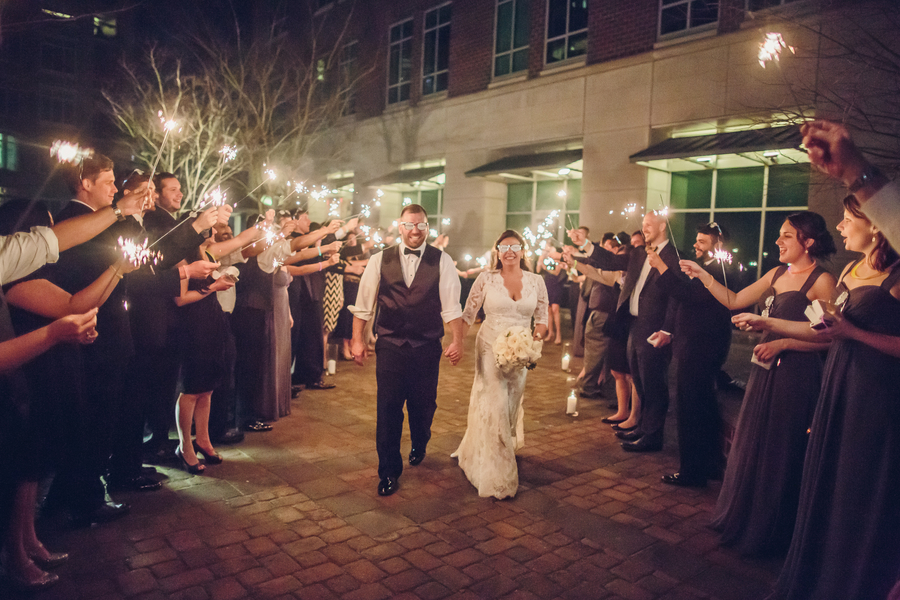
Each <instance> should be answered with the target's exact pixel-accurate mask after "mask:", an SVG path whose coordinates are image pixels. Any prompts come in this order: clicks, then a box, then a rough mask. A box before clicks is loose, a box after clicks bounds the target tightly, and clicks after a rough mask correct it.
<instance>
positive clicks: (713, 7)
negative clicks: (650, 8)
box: [659, 0, 765, 36]
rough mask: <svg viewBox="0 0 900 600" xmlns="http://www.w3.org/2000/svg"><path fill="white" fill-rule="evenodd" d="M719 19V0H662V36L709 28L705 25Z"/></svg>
mask: <svg viewBox="0 0 900 600" xmlns="http://www.w3.org/2000/svg"><path fill="white" fill-rule="evenodd" d="M750 1H751V2H753V1H754V0H750ZM763 1H765V0H763ZM718 20H719V3H718V0H660V5H659V35H660V36H665V35H669V34H675V33H681V32H685V31H691V30H696V29H699V28H704V29H708V28H709V27H704V26H709V25H712V24H714V23H716V22H717V21H718Z"/></svg>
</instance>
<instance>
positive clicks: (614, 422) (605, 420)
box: [600, 417, 628, 425]
mask: <svg viewBox="0 0 900 600" xmlns="http://www.w3.org/2000/svg"><path fill="white" fill-rule="evenodd" d="M627 420H628V419H627V418H626V419H613V418H612V417H604V418H602V419H600V422H601V423H606V424H607V425H618V424H619V423H624V422H625V421H627Z"/></svg>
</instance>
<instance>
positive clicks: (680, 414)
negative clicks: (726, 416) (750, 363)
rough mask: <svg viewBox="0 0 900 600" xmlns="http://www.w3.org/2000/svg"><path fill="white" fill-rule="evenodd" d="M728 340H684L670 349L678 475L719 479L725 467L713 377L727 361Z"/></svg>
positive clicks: (720, 420) (708, 337) (715, 337)
mask: <svg viewBox="0 0 900 600" xmlns="http://www.w3.org/2000/svg"><path fill="white" fill-rule="evenodd" d="M726 333H730V332H727V331H726ZM729 339H730V335H726V336H724V339H723V336H721V335H720V336H715V335H710V336H706V337H704V338H703V339H699V340H698V339H692V340H689V339H683V340H679V341H678V343H677V344H676V345H675V347H674V348H673V354H674V357H675V401H676V403H677V404H676V406H675V415H676V418H677V419H678V452H679V454H680V457H681V468H680V469H679V472H680V473H681V474H682V475H685V476H686V477H689V478H690V477H698V478H707V477H714V476H718V475H719V474H721V471H722V467H723V465H724V455H723V453H722V447H721V442H722V417H721V415H720V414H719V403H718V400H717V398H716V377H717V375H718V373H719V369H721V368H722V365H723V364H724V363H725V359H726V358H727V357H728V346H729V344H728V341H729Z"/></svg>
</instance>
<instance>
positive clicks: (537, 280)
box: [451, 229, 548, 498]
mask: <svg viewBox="0 0 900 600" xmlns="http://www.w3.org/2000/svg"><path fill="white" fill-rule="evenodd" d="M494 251H495V253H496V254H493V256H494V257H496V259H495V261H494V265H493V268H492V269H491V270H489V271H486V272H484V273H481V274H480V275H479V276H478V279H476V280H475V284H474V285H473V286H472V291H471V292H470V293H469V300H468V302H466V310H465V311H464V312H463V331H464V335H465V333H466V332H468V328H469V327H470V326H471V325H472V323H473V322H474V321H475V316H476V315H477V314H478V309H479V308H481V307H482V304H483V305H484V314H485V319H484V323H483V324H482V325H481V329H480V330H479V331H478V337H477V338H476V341H475V344H476V347H477V350H478V352H477V355H476V358H475V382H474V383H473V384H472V394H471V396H470V397H469V417H468V424H467V427H466V434H465V435H464V436H463V439H462V442H460V444H459V448H457V449H456V452H454V453H453V454H452V455H451V456H453V457H455V458H458V459H459V466H460V467H462V470H463V471H464V472H465V474H466V477H468V478H469V481H470V482H472V485H474V486H475V487H476V488H478V495H479V496H482V497H485V498H486V497H489V496H494V497H495V498H507V497H511V496H515V495H516V490H517V489H518V487H519V472H518V470H517V469H516V450H517V449H519V448H521V447H522V445H523V444H524V431H523V426H522V417H523V410H522V394H523V392H524V391H525V373H526V370H525V369H516V370H514V371H512V372H509V373H504V372H501V371H500V369H498V368H497V362H496V360H495V359H494V352H493V350H491V346H492V345H493V343H494V340H495V339H496V338H497V335H499V334H500V333H502V332H503V331H505V330H506V329H508V328H509V327H511V326H513V325H520V326H522V327H526V328H529V329H530V328H531V318H532V317H534V320H535V329H534V338H535V339H541V338H542V337H543V335H544V334H545V333H546V332H547V307H548V303H547V288H546V287H544V280H543V278H541V276H540V275H535V274H534V273H531V272H529V271H528V268H527V265H526V264H525V242H524V241H523V240H522V236H520V235H519V234H518V233H516V232H515V231H513V230H511V229H510V230H507V231H504V232H503V234H502V235H501V236H500V238H499V239H498V240H497V242H496V243H495V244H494Z"/></svg>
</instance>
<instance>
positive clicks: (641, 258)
mask: <svg viewBox="0 0 900 600" xmlns="http://www.w3.org/2000/svg"><path fill="white" fill-rule="evenodd" d="M641 232H642V233H643V235H644V239H645V241H646V245H645V246H644V247H643V248H635V249H634V250H633V251H632V252H631V254H630V255H629V256H622V255H618V254H614V253H612V252H610V251H608V250H606V249H604V248H601V247H600V246H598V245H596V244H590V243H588V244H586V245H585V247H584V248H583V251H584V254H585V255H587V257H586V258H584V257H581V256H573V255H572V252H571V250H572V249H571V248H570V249H568V251H567V255H568V256H570V257H572V258H574V259H576V260H579V261H584V262H587V263H588V264H590V265H591V266H593V267H595V268H598V269H604V270H608V271H623V270H624V271H625V272H626V274H625V284H624V285H623V286H622V290H621V292H620V294H619V300H618V303H617V306H616V318H617V319H622V320H623V321H630V322H631V329H630V333H629V335H628V364H629V366H630V368H631V376H632V379H633V380H634V386H635V389H636V390H637V393H638V398H639V401H640V403H641V420H640V423H639V424H638V426H637V429H635V430H634V431H629V432H617V433H616V435H617V436H618V437H619V438H620V439H622V440H623V443H622V448H623V449H625V450H627V451H629V452H658V451H659V450H662V446H663V427H664V426H665V421H666V411H667V410H668V408H669V386H668V381H667V378H668V369H669V360H670V358H671V352H670V350H671V349H670V348H669V347H668V346H669V343H670V342H671V340H672V333H671V332H672V330H673V327H674V317H675V303H674V302H670V296H669V295H668V294H666V293H665V292H664V291H663V290H662V288H660V286H659V281H658V280H659V272H658V271H656V270H655V269H653V268H651V266H650V256H649V255H650V254H657V255H658V256H659V257H660V258H661V259H662V260H663V262H665V263H666V265H668V266H669V268H671V269H678V253H677V251H676V250H675V248H674V247H673V246H672V245H671V244H669V243H668V233H667V220H666V217H665V216H663V215H660V214H657V213H655V212H649V213H647V214H646V215H644V220H643V224H642V227H641ZM632 401H633V402H634V401H635V399H632Z"/></svg>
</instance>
